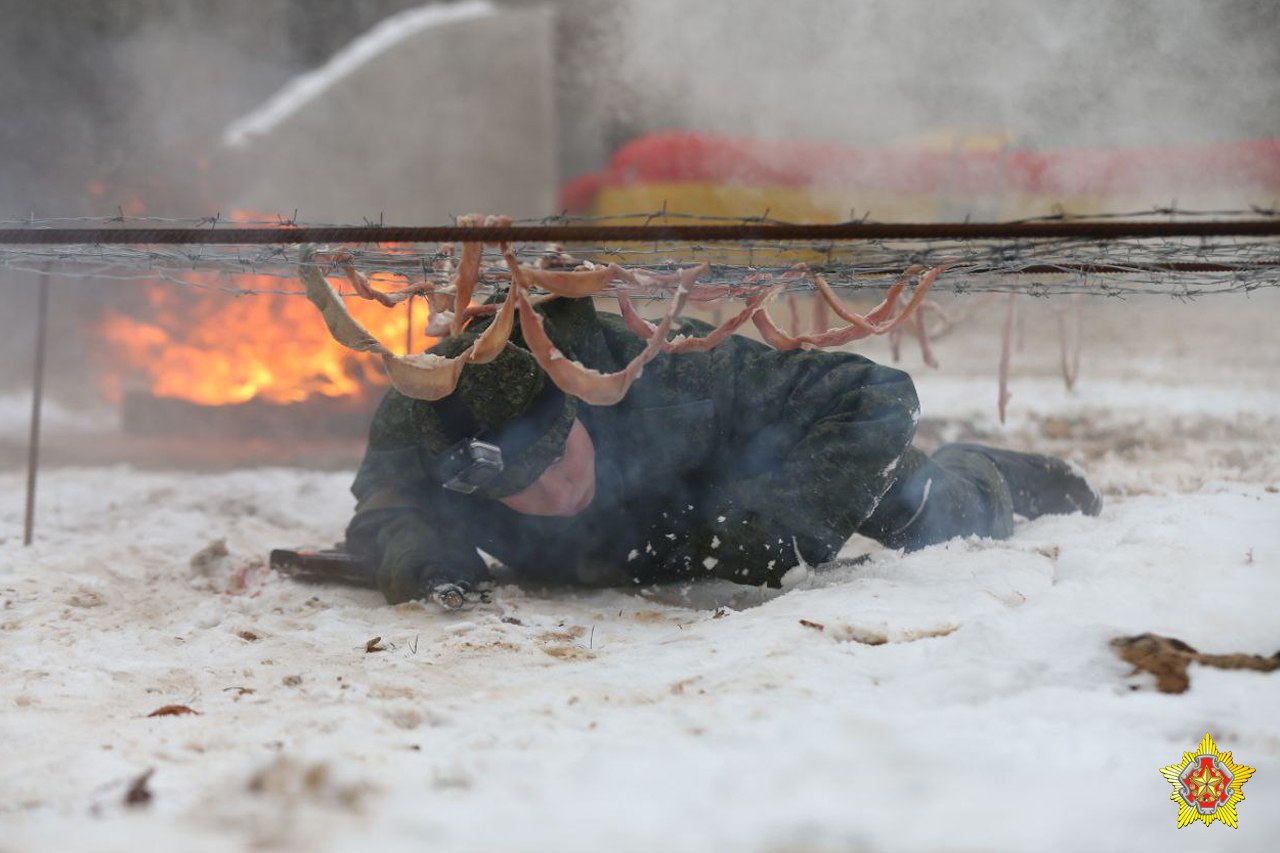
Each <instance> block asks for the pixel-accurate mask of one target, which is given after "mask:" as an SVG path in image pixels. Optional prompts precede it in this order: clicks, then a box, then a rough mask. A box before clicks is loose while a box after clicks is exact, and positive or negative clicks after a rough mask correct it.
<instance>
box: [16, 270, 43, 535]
mask: <svg viewBox="0 0 1280 853" xmlns="http://www.w3.org/2000/svg"><path fill="white" fill-rule="evenodd" d="M48 325H49V271H48V270H47V269H46V270H45V271H44V272H42V273H40V297H39V306H38V308H37V309H36V364H35V375H34V376H33V378H32V381H31V435H30V437H29V439H28V441H27V513H26V516H25V518H24V520H23V524H22V544H23V545H30V544H31V538H32V535H33V534H34V532H35V525H36V474H37V473H38V472H39V470H40V407H41V404H42V403H43V402H44V349H45V338H46V334H45V332H46V329H47V327H48Z"/></svg>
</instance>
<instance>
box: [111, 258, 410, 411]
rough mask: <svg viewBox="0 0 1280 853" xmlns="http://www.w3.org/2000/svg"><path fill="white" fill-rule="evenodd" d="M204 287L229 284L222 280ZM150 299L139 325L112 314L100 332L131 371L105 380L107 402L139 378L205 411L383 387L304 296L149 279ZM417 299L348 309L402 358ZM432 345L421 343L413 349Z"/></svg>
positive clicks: (266, 281)
mask: <svg viewBox="0 0 1280 853" xmlns="http://www.w3.org/2000/svg"><path fill="white" fill-rule="evenodd" d="M193 280H194V278H193ZM376 281H377V279H376V278H375V282H376ZM207 283H208V284H210V285H211V286H217V287H225V286H227V284H228V282H227V281H226V280H222V279H216V280H215V279H209V280H208V281H207ZM334 284H335V285H338V284H339V282H338V281H337V280H335V281H334ZM234 285H235V286H238V287H241V288H243V289H245V290H257V291H263V290H266V291H278V290H282V289H287V287H288V285H287V283H285V282H282V280H281V279H279V278H275V277H271V276H253V275H245V276H239V277H237V280H236V281H235V282H234ZM382 286H383V287H397V286H398V287H403V286H404V282H402V281H398V280H395V281H388V282H382ZM146 300H147V304H148V307H149V310H148V311H146V312H145V313H146V314H147V315H148V316H147V317H146V318H145V319H144V318H140V317H137V316H130V315H127V314H125V313H122V312H119V311H111V312H109V313H108V314H107V315H106V317H104V318H103V320H102V321H101V323H100V324H99V326H98V330H97V331H98V334H99V335H100V337H101V339H102V340H104V341H105V342H106V343H107V344H108V346H109V347H110V349H111V351H112V352H113V353H114V354H115V355H116V357H117V360H118V361H123V362H124V363H125V364H126V365H127V369H126V371H125V372H124V374H123V375H122V374H121V373H113V374H110V375H108V376H106V377H105V378H104V381H103V386H102V388H103V392H104V394H105V395H106V396H107V397H108V399H112V400H118V399H120V397H121V394H122V392H123V391H124V390H126V385H128V384H129V383H130V382H131V381H136V377H138V376H141V377H142V378H143V379H144V380H145V381H148V382H149V383H150V385H149V390H150V391H151V393H152V394H154V395H155V396H158V397H177V398H180V399H183V400H189V401H191V402H194V403H202V404H206V405H221V404H226V403H243V402H246V401H248V400H252V399H262V400H267V401H270V402H274V403H295V402H298V401H301V400H304V399H306V398H307V397H310V396H312V395H316V394H319V395H324V396H327V397H358V396H361V395H363V394H364V393H366V392H367V390H368V388H369V387H370V386H371V385H386V384H387V381H386V378H385V376H384V375H383V372H382V368H381V364H380V363H379V361H378V359H377V358H376V357H375V356H371V355H367V354H364V353H356V352H352V351H351V350H348V349H346V348H345V347H343V346H342V345H340V344H338V343H337V342H336V341H334V340H333V338H332V337H331V336H330V335H329V331H328V329H327V328H326V327H325V324H324V321H323V320H322V319H321V317H320V314H319V313H318V312H317V311H316V309H315V307H314V306H312V305H311V303H310V302H308V301H307V300H306V299H305V298H304V297H302V296H301V295H285V294H279V293H254V294H246V295H243V296H234V295H227V294H223V293H220V292H208V293H199V294H193V293H192V292H191V291H190V290H188V289H187V288H184V287H183V286H181V285H178V284H174V283H170V282H150V283H148V284H147V293H146ZM416 301H417V300H410V301H409V303H408V304H407V305H401V306H397V307H396V308H395V309H390V308H386V307H384V306H382V305H379V304H377V303H374V302H367V301H364V300H360V299H349V300H348V307H349V308H350V309H351V313H352V314H353V315H355V316H356V318H357V319H359V320H360V322H361V323H363V324H364V325H365V327H366V328H368V329H369V331H370V332H371V333H373V335H374V336H375V337H377V338H378V339H379V340H381V341H382V342H383V343H384V344H386V345H387V346H388V347H389V348H390V349H392V350H394V351H397V352H404V350H405V339H406V332H407V330H408V328H409V324H410V316H409V313H408V312H409V311H410V310H413V311H414V312H415V314H416V316H415V317H414V318H413V321H414V323H413V324H414V327H416V328H418V329H422V328H425V325H426V322H427V320H428V312H427V309H426V308H425V304H424V305H418V306H415V307H413V308H410V307H408V306H413V305H414V302H416ZM138 313H144V312H138ZM430 343H431V341H430V339H425V340H424V339H422V338H419V339H418V340H417V341H416V342H415V347H414V348H415V349H421V348H422V347H424V346H427V345H429V344H430Z"/></svg>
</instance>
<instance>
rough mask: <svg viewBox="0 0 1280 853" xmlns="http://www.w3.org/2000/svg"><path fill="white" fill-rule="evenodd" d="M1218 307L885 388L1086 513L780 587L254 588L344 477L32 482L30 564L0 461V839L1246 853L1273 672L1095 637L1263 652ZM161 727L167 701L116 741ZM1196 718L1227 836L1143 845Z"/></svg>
mask: <svg viewBox="0 0 1280 853" xmlns="http://www.w3.org/2000/svg"><path fill="white" fill-rule="evenodd" d="M1220 299H1221V300H1222V301H1218V302H1215V304H1213V305H1209V306H1206V307H1204V308H1198V309H1197V310H1198V311H1203V312H1204V313H1203V314H1198V315H1197V316H1198V317H1200V318H1201V322H1200V324H1199V325H1198V326H1197V328H1196V329H1195V335H1193V336H1192V338H1193V339H1195V340H1197V341H1199V342H1201V343H1202V344H1203V346H1202V347H1197V348H1195V349H1194V350H1192V351H1190V353H1189V354H1186V353H1184V354H1183V355H1179V352H1180V350H1179V347H1180V346H1181V344H1180V343H1179V341H1178V340H1175V338H1174V337H1171V336H1170V335H1169V334H1168V333H1167V330H1169V329H1184V328H1189V327H1190V326H1191V325H1192V324H1190V323H1188V322H1187V316H1188V315H1187V314H1186V313H1184V312H1186V311H1188V310H1190V309H1187V308H1186V307H1184V306H1180V305H1177V304H1169V305H1168V306H1166V305H1165V304H1164V303H1154V304H1144V306H1143V310H1144V311H1147V312H1149V314H1150V315H1149V316H1147V315H1142V316H1137V315H1133V316H1129V315H1123V314H1122V315H1120V317H1119V318H1118V319H1109V318H1110V317H1111V313H1110V312H1111V310H1112V307H1111V306H1105V307H1099V308H1098V309H1097V311H1098V313H1097V314H1096V316H1095V315H1093V314H1092V313H1091V314H1090V316H1091V317H1092V318H1093V319H1094V320H1095V321H1096V327H1095V328H1094V332H1093V335H1092V336H1091V337H1090V338H1089V340H1088V341H1087V343H1086V350H1085V362H1086V363H1085V368H1084V370H1083V372H1082V376H1081V380H1080V385H1079V386H1078V387H1077V389H1076V391H1075V392H1074V393H1070V394H1068V393H1067V392H1065V391H1064V390H1062V389H1061V387H1060V385H1055V384H1054V383H1053V381H1052V369H1051V367H1052V365H1053V364H1054V363H1056V357H1057V355H1056V352H1054V351H1052V348H1051V347H1048V348H1047V349H1048V350H1049V351H1048V352H1047V353H1039V352H1038V348H1029V351H1027V352H1024V353H1020V354H1019V355H1017V356H1016V357H1015V375H1014V381H1013V384H1012V391H1013V393H1014V395H1015V396H1014V401H1013V404H1012V405H1011V409H1010V414H1011V422H1010V424H1009V425H1008V426H1006V427H1000V426H999V425H998V424H997V423H996V422H995V415H994V400H995V379H994V354H995V353H996V352H997V351H998V343H996V344H995V345H994V346H992V345H988V346H987V350H988V351H990V352H991V353H992V356H993V357H992V358H991V360H990V361H987V360H985V357H979V356H978V355H973V353H974V351H975V342H982V341H983V340H984V337H983V336H984V335H985V334H986V332H984V331H983V330H981V329H978V330H975V332H974V336H973V337H972V338H964V337H961V338H956V339H947V340H945V341H943V342H941V343H940V344H939V345H938V347H937V351H938V355H939V358H941V359H942V360H943V365H944V367H943V370H942V371H940V372H938V373H936V374H931V373H928V372H925V371H923V370H922V369H919V368H917V366H916V365H915V364H913V363H910V362H909V363H908V364H907V366H908V367H910V368H911V369H912V371H913V372H914V373H916V374H917V376H918V378H919V382H918V384H919V387H920V395H921V399H922V404H923V409H924V414H925V418H924V420H922V422H921V431H922V438H923V439H925V440H929V441H933V442H935V443H936V441H941V440H950V439H951V438H964V439H965V440H970V439H972V438H973V437H974V436H975V435H976V436H978V437H982V436H988V437H990V438H991V440H994V441H998V442H1000V443H1004V444H1009V445H1012V446H1037V447H1043V448H1047V449H1052V450H1054V452H1058V453H1061V454H1062V455H1064V456H1067V457H1069V458H1071V459H1072V460H1073V461H1075V462H1078V463H1080V464H1081V466H1082V467H1083V468H1084V469H1085V470H1086V471H1088V472H1089V476H1090V477H1091V479H1092V480H1093V481H1094V483H1095V484H1096V485H1097V486H1099V487H1100V489H1101V491H1102V492H1103V494H1104V496H1105V500H1106V506H1105V507H1104V509H1103V512H1102V515H1101V516H1100V517H1099V518H1096V519H1093V518H1084V517H1081V516H1058V517H1046V518H1041V519H1038V520H1035V521H1030V522H1021V523H1019V525H1018V526H1017V530H1016V532H1015V535H1014V536H1013V538H1012V539H1009V540H1007V541H1003V542H995V541H986V540H979V539H976V538H975V539H966V540H955V541H952V542H949V543H946V544H943V545H939V546H935V547H932V548H928V549H925V550H922V551H919V552H916V553H912V554H906V555H904V554H901V553H898V552H896V551H889V550H885V549H882V548H880V547H878V546H876V545H874V543H870V542H868V541H867V540H863V539H860V538H858V537H855V538H854V539H853V540H852V541H851V542H850V543H849V545H848V546H847V547H846V549H845V551H844V553H843V555H842V557H843V558H842V559H841V560H838V561H837V562H836V563H834V564H831V565H828V566H819V567H811V568H808V569H805V570H802V571H796V572H793V573H792V574H791V575H790V576H789V577H788V579H787V580H788V584H789V586H788V588H787V589H785V590H783V591H770V590H763V589H757V588H754V587H743V586H737V585H734V584H731V583H728V582H724V581H715V582H699V583H688V584H672V585H665V586H657V587H646V588H641V589H634V588H630V589H616V590H615V589H610V590H572V589H542V588H537V587H530V586H520V585H517V584H515V583H510V582H508V583H505V584H503V585H500V586H499V587H498V589H497V591H496V596H495V599H494V601H493V602H492V603H491V604H477V605H473V606H471V607H470V608H469V609H467V610H466V611H464V612H462V613H459V614H447V613H443V612H439V611H438V610H436V609H434V608H432V607H424V606H421V605H418V604H408V605H400V606H397V607H389V606H386V605H385V604H383V603H382V602H381V599H380V597H379V595H378V594H377V593H376V592H373V591H368V590H358V589H349V588H339V587H313V586H304V585H300V584H297V583H295V582H292V581H289V580H286V579H284V578H282V577H279V576H276V575H273V574H271V573H270V572H267V571H265V570H264V569H263V568H262V565H261V564H262V560H263V558H264V557H265V555H266V553H267V551H268V550H269V549H270V548H272V547H278V546H281V545H293V544H304V543H308V544H316V545H324V544H327V543H330V542H332V541H333V540H334V539H335V538H337V537H338V536H340V535H341V530H342V528H343V526H344V525H345V523H346V520H347V518H348V516H349V514H350V512H351V509H352V499H351V497H350V495H349V493H348V492H347V487H348V486H349V484H350V480H351V473H352V472H351V471H350V470H342V471H329V472H325V471H315V470H305V469H297V468H253V469H239V470H230V471H222V472H215V473H203V474H193V473H190V472H184V471H179V470H159V471H142V470H137V469H135V468H130V467H124V466H112V465H97V466H81V467H62V468H58V467H54V468H50V469H48V470H46V471H44V472H43V474H42V477H41V483H40V496H41V499H40V505H39V515H38V521H39V526H38V535H37V539H36V542H35V544H34V545H32V546H31V547H29V548H24V547H22V545H21V543H20V537H19V536H18V535H17V534H16V531H18V530H20V529H21V520H22V512H23V505H22V496H23V485H24V477H25V474H24V472H23V471H22V470H20V469H19V468H17V467H13V468H12V469H11V470H4V471H0V536H3V537H4V538H3V539H2V540H0V652H3V654H0V744H3V754H4V760H3V764H2V765H0V850H3V851H5V853H11V851H28V850H31V851H34V850H51V849H75V850H125V849H129V850H132V849H136V848H138V847H143V848H154V849H164V848H170V849H182V850H196V851H233V850H243V849H247V848H253V847H257V848H263V849H271V850H299V851H301V850H356V849H362V850H363V849H377V850H391V851H394V850H410V849H413V850H420V849H423V848H424V847H430V848H431V849H437V850H474V849H484V850H505V849H521V850H555V851H565V850H599V849H610V850H618V851H629V850H653V849H671V850H690V851H710V850H719V849H743V850H759V851H782V850H823V851H825V850H874V851H879V850H1008V851H1023V850H1053V851H1057V850H1061V851H1074V850H1081V849H1106V850H1155V849H1158V850H1161V851H1181V850H1193V849H1194V850H1200V849H1203V848H1205V847H1206V846H1208V847H1209V848H1211V849H1231V850H1256V851H1263V850H1271V849H1274V842H1275V839H1276V838H1278V837H1280V807H1277V804H1280V736H1278V732H1280V729H1277V726H1276V718H1277V717H1276V715H1277V711H1278V710H1280V674H1276V673H1272V674H1259V673H1254V672H1242V671H1222V670H1216V669H1208V668H1204V667H1199V666H1196V667H1193V668H1192V671H1191V689H1190V690H1189V691H1187V692H1186V693H1183V694H1177V695H1172V694H1168V695H1167V694H1162V693H1159V692H1156V691H1155V690H1154V687H1153V679H1152V678H1151V677H1150V676H1148V675H1142V674H1134V673H1132V672H1131V671H1130V667H1129V666H1128V665H1127V664H1125V663H1123V662H1121V661H1120V660H1119V659H1118V658H1117V657H1116V656H1115V654H1114V653H1113V651H1112V650H1111V648H1110V646H1109V641H1110V640H1111V639H1112V638H1113V637H1116V636H1124V635H1132V634H1137V633H1142V632H1154V633H1158V634H1164V635H1168V636H1173V637H1177V638H1179V639H1181V640H1184V641H1186V642H1188V643H1190V644H1191V645H1193V646H1195V647H1196V648H1198V649H1200V650H1201V651H1205V652H1250V653H1257V654H1272V653H1274V652H1276V651H1277V650H1280V620H1277V619H1276V603H1277V601H1280V524H1277V520H1280V447H1278V446H1277V444H1276V442H1275V439H1274V436H1275V435H1276V434H1277V432H1276V430H1277V426H1278V424H1277V409H1276V403H1277V400H1276V390H1275V384H1274V378H1273V377H1274V375H1275V370H1276V368H1277V367H1278V366H1280V352H1278V351H1277V348H1276V347H1275V346H1274V345H1273V344H1271V343H1270V340H1271V339H1270V337H1269V332H1268V331H1267V318H1268V317H1269V316H1274V312H1273V310H1268V309H1274V307H1275V306H1276V304H1277V301H1280V300H1276V299H1274V298H1269V300H1268V301H1263V302H1262V304H1261V306H1259V305H1255V304H1248V305H1244V306H1241V305H1238V304H1231V303H1228V302H1227V301H1225V297H1224V298H1220ZM1088 310H1089V311H1090V312H1092V311H1093V310H1094V309H1092V308H1090V309H1088ZM1232 311H1234V312H1237V313H1236V314H1235V315H1232V316H1234V317H1235V319H1234V320H1233V321H1232V322H1230V323H1227V322H1223V323H1221V324H1219V325H1216V326H1215V325H1214V324H1213V323H1211V322H1209V321H1211V320H1213V319H1214V318H1215V317H1218V316H1219V315H1220V314H1224V313H1225V314H1231V312H1232ZM1027 313H1030V314H1032V316H1034V314H1033V312H1027ZM1114 323H1120V324H1123V325H1124V327H1125V329H1126V330H1127V334H1128V335H1130V336H1133V337H1132V338H1126V337H1124V336H1120V335H1117V334H1115V330H1114V329H1113V328H1112V327H1111V324H1114ZM1049 340H1052V338H1050V339H1049ZM988 343H990V342H988ZM1130 344H1135V345H1139V346H1140V348H1141V349H1143V350H1144V351H1145V352H1147V353H1148V354H1149V355H1150V359H1149V361H1146V362H1143V363H1141V364H1139V362H1138V359H1137V358H1136V357H1130V356H1128V355H1126V354H1125V353H1124V348H1125V347H1127V346H1129V345H1130ZM1241 347H1244V348H1246V349H1247V351H1248V353H1249V356H1250V357H1249V358H1248V359H1245V358H1242V355H1241ZM1215 376H1217V377H1220V379H1221V381H1217V382H1215V381H1214V377H1215ZM984 401H986V402H984ZM19 402H20V401H19V399H18V398H16V397H15V398H9V400H8V401H7V402H5V403H4V404H2V405H0V415H3V417H0V424H7V423H9V422H10V421H13V423H14V424H15V427H14V429H15V430H16V429H18V428H19V427H21V428H25V423H24V422H23V421H22V420H21V419H20V418H18V417H17V415H16V414H14V415H13V416H12V417H10V415H9V414H7V412H8V411H10V410H13V411H14V412H16V411H17V407H18V405H19ZM99 428H101V427H99ZM219 540H223V541H224V543H225V555H223V556H220V554H221V553H222V551H221V550H220V549H219V548H218V547H216V546H215V547H210V546H211V545H215V543H217V542H218V541H219ZM193 558H194V560H193ZM858 558H861V559H858ZM374 638H380V642H379V643H377V644H375V646H380V647H382V650H381V651H372V652H370V651H367V650H366V649H367V648H368V647H369V643H370V641H371V640H373V639H374ZM171 704H179V705H186V706H188V707H190V708H192V709H194V710H195V711H198V712H199V714H198V715H184V716H166V717H156V718H150V717H148V716H147V714H148V713H150V712H152V711H154V710H156V709H158V708H160V707H162V706H165V705H171ZM1206 731H1210V732H1212V733H1213V735H1214V737H1215V739H1216V740H1217V742H1218V745H1219V747H1220V748H1222V749H1224V750H1231V751H1232V752H1233V755H1234V760H1236V761H1238V762H1242V763H1244V764H1246V765H1249V766H1252V767H1256V768H1258V770H1257V773H1256V774H1255V775H1254V777H1253V778H1252V779H1251V780H1250V781H1249V782H1248V783H1247V784H1246V786H1245V788H1244V794H1245V797H1246V799H1245V800H1244V801H1243V803H1242V804H1241V805H1240V807H1239V813H1240V828H1239V829H1238V830H1229V829H1227V828H1226V827H1223V826H1217V825H1215V826H1212V827H1209V828H1205V827H1201V826H1199V825H1197V826H1193V827H1189V828H1187V829H1184V830H1178V829H1176V828H1175V816H1176V812H1177V810H1176V806H1175V805H1174V803H1172V802H1171V801H1170V800H1169V794H1170V792H1171V788H1170V787H1169V785H1168V784H1167V783H1166V782H1165V781H1164V780H1163V779H1162V778H1161V777H1160V774H1159V768H1160V767H1162V766H1165V765H1167V764H1170V763H1172V762H1174V761H1175V760H1178V759H1179V758H1180V757H1181V756H1182V753H1183V752H1184V751H1187V750H1191V749H1193V748H1194V746H1195V745H1196V744H1197V743H1198V742H1199V740H1200V738H1201V737H1203V735H1204V733H1205V732H1206ZM148 769H154V774H153V776H152V777H151V778H150V780H149V782H148V786H149V790H150V791H151V793H152V799H151V801H150V802H149V803H147V804H145V805H142V806H138V807H128V806H126V805H125V803H124V798H125V794H126V791H127V790H128V789H129V786H130V784H131V783H132V782H133V781H134V780H135V779H137V778H138V777H139V775H140V774H142V773H143V772H144V771H146V770H148Z"/></svg>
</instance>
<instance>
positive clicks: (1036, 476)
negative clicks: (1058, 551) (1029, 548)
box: [933, 444, 1102, 518]
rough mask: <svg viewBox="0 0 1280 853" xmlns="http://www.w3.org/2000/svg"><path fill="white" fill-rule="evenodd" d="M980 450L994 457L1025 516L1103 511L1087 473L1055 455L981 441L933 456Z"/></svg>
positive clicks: (948, 447) (943, 449) (941, 458)
mask: <svg viewBox="0 0 1280 853" xmlns="http://www.w3.org/2000/svg"><path fill="white" fill-rule="evenodd" d="M967 453H977V454H979V455H981V456H985V457H986V458H987V459H989V460H991V462H992V464H994V465H995V466H996V468H997V470H999V471H1000V474H1001V475H1002V476H1003V477H1004V479H1005V483H1007V484H1008V487H1009V496H1010V498H1011V499H1012V501H1013V511H1014V512H1016V513H1017V514H1018V515H1021V516H1022V517H1024V518H1039V517H1040V516H1042V515H1068V514H1070V513H1073V512H1082V513H1084V514H1085V515H1097V514H1098V513H1100V512H1101V511H1102V496H1101V495H1099V494H1098V493H1097V492H1095V491H1094V490H1093V488H1092V487H1091V486H1090V485H1089V484H1088V482H1086V481H1085V478H1084V474H1083V473H1081V472H1080V470H1079V469H1077V468H1076V467H1075V466H1073V465H1072V464H1071V463H1069V462H1067V461H1065V460H1062V459H1058V458H1057V457H1054V456H1041V455H1040V454H1038V453H1018V452H1017V451H1014V450H1001V449H999V448H996V447H985V446H983V445H980V444H947V445H944V446H942V447H940V448H938V449H937V450H936V451H935V452H934V454H933V458H934V459H935V460H936V461H938V462H941V463H942V464H946V463H945V460H946V459H947V457H949V456H952V455H960V454H967Z"/></svg>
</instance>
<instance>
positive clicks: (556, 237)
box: [0, 219, 1280, 245]
mask: <svg viewBox="0 0 1280 853" xmlns="http://www.w3.org/2000/svg"><path fill="white" fill-rule="evenodd" d="M1161 237H1165V238H1174V237H1280V219H1247V220H1239V221H1222V220H1211V221H1198V222H1138V221H1114V220H1110V221H1093V220H1084V221H1055V222H842V223H836V224H831V225H803V224H786V223H780V224H754V223H742V224H734V225H512V226H508V227H477V228H458V227H455V226H440V227H432V226H359V227H330V226H325V227H310V226H308V227H297V228H295V227H287V228H44V229H42V228H4V229H0V244H13V245H53V244H61V245H73V244H80V245H147V244H152V245H177V244H184V245H185V244H191V245H262V244H273V243H278V244H294V243H445V242H454V241H464V240H471V241H484V242H499V241H506V242H512V243H521V242H526V243H528V242H560V243H583V242H588V243H597V244H599V243H636V242H694V243H701V242H709V243H714V242H741V241H746V240H765V241H782V240H818V241H822V240H833V241H834V240H1017V239H1026V240H1033V239H1079V240H1111V239H1133V238H1140V239H1147V238H1161Z"/></svg>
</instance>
